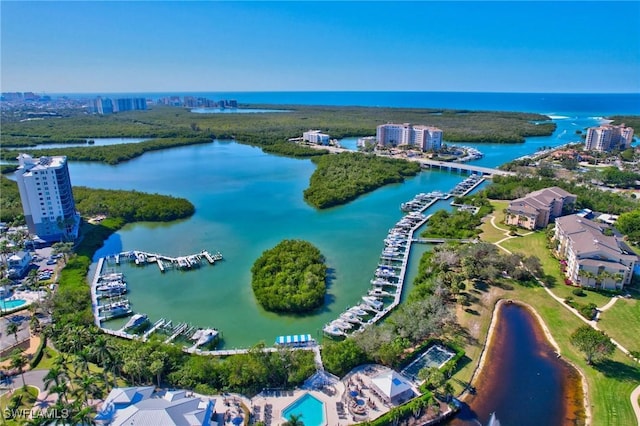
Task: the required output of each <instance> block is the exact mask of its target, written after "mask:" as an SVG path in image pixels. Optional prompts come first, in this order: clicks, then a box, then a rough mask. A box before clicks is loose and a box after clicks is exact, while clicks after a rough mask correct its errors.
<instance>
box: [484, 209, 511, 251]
mask: <svg viewBox="0 0 640 426" xmlns="http://www.w3.org/2000/svg"><path fill="white" fill-rule="evenodd" d="M491 205H492V206H493V216H495V219H494V223H495V224H496V226H497V227H499V228H502V229H509V227H508V226H506V225H504V223H503V222H504V212H503V210H504V209H506V208H507V206H508V205H509V201H499V200H491ZM480 229H481V230H482V233H481V234H480V239H481V240H483V241H488V242H490V243H495V242H497V241H500V240H501V239H503V238H504V237H505V235H504V231H501V230H499V229H496V227H495V226H493V225H492V224H491V217H490V216H487V217H486V218H485V219H484V222H483V223H482V225H481V226H480Z"/></svg>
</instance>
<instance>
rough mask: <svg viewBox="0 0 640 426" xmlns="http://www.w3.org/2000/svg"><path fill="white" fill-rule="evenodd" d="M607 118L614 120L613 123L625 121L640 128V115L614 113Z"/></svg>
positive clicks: (630, 125) (617, 123)
mask: <svg viewBox="0 0 640 426" xmlns="http://www.w3.org/2000/svg"><path fill="white" fill-rule="evenodd" d="M607 118H608V119H609V120H613V122H612V123H611V124H614V125H619V124H622V123H624V124H626V125H627V126H629V127H633V128H634V129H640V115H614V116H611V117H607Z"/></svg>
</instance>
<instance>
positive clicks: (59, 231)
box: [16, 154, 80, 242]
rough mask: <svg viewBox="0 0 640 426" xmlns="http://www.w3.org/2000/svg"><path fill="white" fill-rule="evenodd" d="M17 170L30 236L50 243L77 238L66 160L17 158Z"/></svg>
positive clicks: (74, 206) (77, 222)
mask: <svg viewBox="0 0 640 426" xmlns="http://www.w3.org/2000/svg"><path fill="white" fill-rule="evenodd" d="M18 161H19V163H20V165H19V166H18V170H17V171H16V179H17V182H18V189H19V191H20V200H21V201H22V208H23V210H24V217H25V220H26V222H27V227H28V228H29V232H30V233H31V234H34V235H37V236H38V237H39V238H41V239H43V240H45V241H49V242H53V241H61V240H73V239H75V238H76V237H77V236H78V229H79V227H80V215H79V214H78V212H77V211H76V203H75V200H74V198H73V192H72V191H71V179H70V177H69V167H68V166H67V157H64V156H56V157H40V158H38V159H34V158H33V157H31V156H30V155H28V154H20V155H19V156H18Z"/></svg>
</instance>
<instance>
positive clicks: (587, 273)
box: [578, 269, 596, 287]
mask: <svg viewBox="0 0 640 426" xmlns="http://www.w3.org/2000/svg"><path fill="white" fill-rule="evenodd" d="M578 275H580V276H581V277H584V278H586V279H587V284H586V286H587V287H590V286H591V279H592V278H595V277H596V274H594V273H593V272H591V271H587V270H585V269H580V270H579V271H578ZM580 286H581V287H584V285H582V280H581V281H580Z"/></svg>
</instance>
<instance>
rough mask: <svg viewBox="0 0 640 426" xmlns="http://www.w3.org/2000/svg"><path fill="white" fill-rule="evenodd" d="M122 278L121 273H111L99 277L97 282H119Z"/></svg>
mask: <svg viewBox="0 0 640 426" xmlns="http://www.w3.org/2000/svg"><path fill="white" fill-rule="evenodd" d="M122 278H123V275H122V272H112V273H110V274H103V275H100V277H99V278H98V280H99V281H121V280H122Z"/></svg>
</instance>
